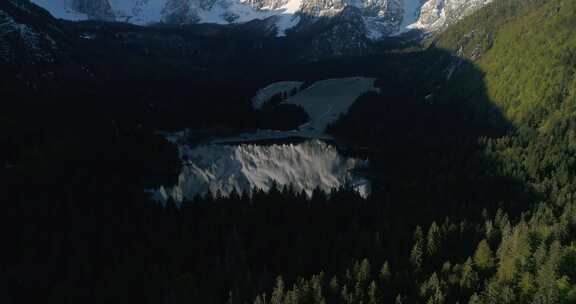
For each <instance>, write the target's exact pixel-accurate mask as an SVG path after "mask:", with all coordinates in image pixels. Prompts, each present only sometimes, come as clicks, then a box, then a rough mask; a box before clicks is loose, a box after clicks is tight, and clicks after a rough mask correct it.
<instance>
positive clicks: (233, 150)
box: [152, 140, 370, 203]
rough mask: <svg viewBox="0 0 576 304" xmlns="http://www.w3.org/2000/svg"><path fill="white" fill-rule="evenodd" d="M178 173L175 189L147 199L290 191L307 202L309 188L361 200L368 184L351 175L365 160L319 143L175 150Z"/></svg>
mask: <svg viewBox="0 0 576 304" xmlns="http://www.w3.org/2000/svg"><path fill="white" fill-rule="evenodd" d="M179 151H180V157H181V158H182V159H183V162H184V168H183V170H182V172H181V173H180V176H179V178H178V184H177V185H175V186H173V187H171V188H164V187H161V188H160V189H158V190H156V191H152V193H153V198H154V199H156V200H158V201H160V202H166V201H167V200H168V199H169V198H171V199H173V200H174V201H175V202H177V203H180V202H182V201H185V200H187V199H192V198H194V196H196V195H205V194H207V193H212V194H213V195H216V194H220V195H222V196H228V195H229V194H230V193H231V192H232V191H233V190H235V191H236V192H238V193H242V192H244V191H246V192H248V193H249V192H250V191H252V189H254V188H257V189H261V190H264V191H268V190H270V188H271V187H272V185H273V184H274V183H276V184H277V185H278V186H279V187H280V188H281V187H283V186H288V185H291V186H292V187H294V189H295V190H296V191H299V192H301V191H305V192H306V193H307V194H308V195H309V196H310V195H312V191H313V190H314V189H315V188H317V187H318V188H320V189H322V190H323V191H325V192H330V191H331V190H333V189H336V188H339V187H341V186H346V185H348V186H351V187H353V188H354V189H356V190H357V191H358V192H359V193H360V194H361V195H362V196H364V197H366V196H367V195H368V194H369V191H370V183H369V181H368V180H367V179H365V178H363V177H359V176H356V175H355V174H353V173H352V170H354V169H358V168H362V167H365V166H367V161H366V160H361V159H357V158H348V157H343V156H341V155H340V154H339V153H338V151H337V149H336V148H335V147H334V146H332V145H329V144H327V143H325V142H323V141H320V140H310V141H306V142H303V143H289V144H274V145H266V146H265V145H255V144H241V145H234V146H233V145H205V146H199V147H190V146H187V145H181V146H179Z"/></svg>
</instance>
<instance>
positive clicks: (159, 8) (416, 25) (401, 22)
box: [32, 0, 492, 40]
mask: <svg viewBox="0 0 576 304" xmlns="http://www.w3.org/2000/svg"><path fill="white" fill-rule="evenodd" d="M491 1H492V0H211V1H206V0H32V2H34V3H36V4H38V5H40V6H42V7H44V8H46V9H47V10H49V11H50V12H51V13H52V14H53V15H55V16H56V17H58V18H62V19H68V20H87V19H102V20H110V19H112V20H116V21H123V22H130V23H134V24H138V25H148V24H154V23H171V24H186V23H216V24H235V23H244V22H248V21H252V20H256V19H259V20H264V19H267V18H273V19H272V20H273V22H274V24H275V26H276V29H277V36H278V37H282V36H285V35H286V34H287V32H288V30H289V29H292V28H295V27H297V26H298V25H299V24H300V21H301V20H302V17H303V16H306V17H312V18H319V17H334V16H337V15H338V14H340V13H341V12H342V11H343V10H344V8H346V7H349V6H352V7H356V8H358V9H359V10H360V14H361V16H362V19H363V22H364V27H365V33H364V34H365V36H366V37H368V38H370V39H373V40H378V39H382V38H385V37H388V36H392V35H398V34H401V33H404V32H407V31H410V30H414V29H417V30H421V31H424V32H430V31H437V30H441V29H443V28H444V27H446V26H447V25H449V24H452V23H454V22H455V21H457V20H459V19H461V18H463V17H465V16H467V15H469V14H471V13H472V12H474V11H475V10H477V9H479V8H481V7H482V6H484V5H486V4H488V3H489V2H491ZM308 19H309V18H308ZM309 20H310V19H309Z"/></svg>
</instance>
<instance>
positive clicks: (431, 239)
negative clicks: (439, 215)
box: [426, 222, 441, 256]
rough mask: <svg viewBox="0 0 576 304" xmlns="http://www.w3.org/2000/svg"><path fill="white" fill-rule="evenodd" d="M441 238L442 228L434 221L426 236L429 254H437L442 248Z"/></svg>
mask: <svg viewBox="0 0 576 304" xmlns="http://www.w3.org/2000/svg"><path fill="white" fill-rule="evenodd" d="M440 238H441V235H440V228H439V227H438V225H436V222H432V225H430V228H429V229H428V234H427V237H426V250H427V253H428V255H429V256H434V255H436V254H437V253H438V250H440V242H441V240H440Z"/></svg>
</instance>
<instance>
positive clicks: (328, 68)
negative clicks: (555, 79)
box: [0, 31, 536, 303]
mask: <svg viewBox="0 0 576 304" xmlns="http://www.w3.org/2000/svg"><path fill="white" fill-rule="evenodd" d="M163 33H165V32H163ZM116 34H117V32H114V31H112V32H110V33H108V34H106V35H105V39H102V40H95V41H91V40H88V41H82V42H79V44H78V45H77V47H78V48H77V52H78V54H75V56H76V57H75V58H76V59H77V60H79V61H81V62H85V63H86V65H87V66H88V67H89V68H90V69H91V70H92V71H93V72H94V74H95V78H94V79H92V80H91V81H89V82H84V81H74V80H73V79H70V81H68V82H65V83H64V84H60V85H59V86H46V87H43V86H40V88H39V89H38V90H36V91H31V90H17V91H14V90H11V91H10V92H7V93H5V94H4V93H3V95H4V96H0V97H1V98H2V100H3V101H4V102H5V103H8V105H7V106H6V107H5V108H4V109H3V112H2V113H0V126H1V128H2V133H1V137H0V144H1V145H2V149H0V153H3V154H2V158H3V159H2V161H3V162H2V163H0V166H2V167H0V172H1V173H0V174H1V176H0V177H1V178H2V183H1V184H2V185H3V186H4V187H5V189H7V191H5V193H3V200H4V202H5V203H4V204H2V208H3V210H1V211H0V214H2V215H9V218H8V219H6V220H4V221H1V224H0V225H2V226H1V228H2V231H10V232H12V233H11V234H10V235H9V236H8V237H7V240H5V242H6V243H7V244H15V245H14V246H6V247H7V250H5V251H3V252H2V253H1V254H2V260H3V261H5V262H6V264H7V265H6V266H5V267H4V268H2V271H3V275H4V276H3V277H2V278H0V283H2V284H1V285H2V286H7V287H6V288H7V289H8V291H9V292H8V294H9V296H10V295H11V294H14V295H15V297H16V298H17V299H18V300H21V299H22V301H18V302H38V301H39V300H42V301H46V299H53V300H62V299H64V301H63V302H73V303H79V302H82V303H103V302H110V301H111V299H113V301H114V302H115V301H118V302H140V303H161V302H163V301H164V302H173V303H191V302H193V301H195V302H202V303H224V302H225V301H226V300H227V298H228V295H229V292H231V291H232V292H234V294H235V296H236V298H237V300H236V301H237V302H238V303H241V301H243V302H244V301H245V302H252V299H253V297H254V295H255V294H256V293H260V292H262V291H263V290H269V289H270V288H271V286H272V285H273V284H274V277H275V275H277V274H280V273H281V274H283V275H285V277H286V279H287V280H294V279H295V277H296V276H299V275H308V274H311V273H317V272H319V271H320V270H323V269H325V270H331V271H334V272H337V271H340V270H341V269H342V267H345V266H348V264H349V262H350V261H351V260H354V259H357V258H360V257H374V259H372V260H374V261H378V262H383V260H382V255H386V257H387V259H388V260H389V261H390V262H391V263H396V262H398V263H402V261H404V259H405V257H406V256H407V255H408V254H409V249H410V246H411V240H412V232H413V231H414V227H415V226H416V225H422V226H427V225H428V224H429V223H431V222H432V221H437V222H441V221H443V220H444V219H445V218H447V217H450V218H452V219H454V221H455V223H459V221H460V220H461V219H468V220H473V219H479V218H480V217H481V216H482V210H484V209H487V210H488V211H489V212H491V213H493V212H495V210H496V209H497V208H502V209H504V210H509V211H512V213H511V214H517V212H518V211H520V210H522V208H523V206H526V205H527V204H528V203H530V202H532V201H534V200H536V197H535V196H534V194H533V193H532V192H531V191H530V189H529V187H527V186H526V185H525V184H524V183H523V182H521V181H518V180H514V179H512V178H509V177H507V176H501V175H500V174H499V173H498V168H499V166H500V165H501V164H499V163H498V162H497V161H495V160H494V159H491V158H489V157H487V156H486V155H485V154H484V153H483V152H482V144H481V142H479V139H480V138H481V137H488V138H494V137H498V136H501V135H504V134H506V133H509V132H514V127H513V126H512V125H511V124H510V123H509V122H507V121H506V119H505V118H504V117H503V116H502V114H501V113H499V111H498V109H497V108H496V107H495V106H494V104H493V102H492V101H491V100H489V99H488V98H487V94H486V88H485V85H484V83H483V75H482V73H481V71H480V70H478V68H477V67H476V66H475V65H474V63H472V62H467V61H465V60H462V59H458V58H455V57H453V56H452V54H450V53H448V52H446V51H443V50H438V49H430V50H427V51H424V52H407V53H392V54H384V55H373V56H368V57H352V58H341V59H331V60H326V61H322V62H316V63H309V62H302V61H298V62H288V63H280V62H278V63H277V64H274V65H270V64H254V63H255V62H257V61H258V60H259V59H262V57H259V56H265V55H263V54H266V53H269V54H272V53H273V52H274V51H275V50H276V49H269V52H264V51H259V52H255V53H250V51H249V50H250V48H246V49H244V48H242V50H243V51H242V52H239V53H235V52H236V50H237V49H236V47H240V46H239V44H237V45H234V44H233V43H231V42H230V41H228V42H227V41H225V38H218V39H216V40H212V39H208V38H203V39H204V40H202V41H201V42H198V43H197V44H194V45H195V48H194V49H192V51H191V53H188V49H182V48H180V47H179V46H181V45H179V44H176V46H177V47H170V43H172V42H174V41H184V42H185V43H189V41H188V40H187V39H191V38H189V37H188V38H185V37H184V38H183V37H177V38H175V39H174V40H163V39H160V38H158V37H160V36H161V35H160V34H158V35H156V34H154V35H153V37H152V38H153V39H152V40H151V42H150V41H148V43H144V42H142V41H139V39H142V38H143V37H144V38H146V37H150V36H146V35H144V36H140V35H136V34H134V36H133V37H130V39H119V40H117V39H116V38H114V37H117V36H115V35H116ZM131 35H132V34H131ZM120 37H122V35H120ZM156 39H158V40H156ZM192 41H196V42H197V40H192ZM240 42H242V40H238V41H236V43H240ZM222 45H226V46H228V48H225V49H224V50H222V49H220V46H222ZM110 50H115V51H116V52H111V51H110ZM212 50H219V52H221V53H212ZM227 52H230V53H231V54H233V55H234V56H238V55H239V54H242V55H245V56H247V57H246V58H247V59H246V62H240V61H235V60H232V59H230V57H225V56H224V57H220V58H218V60H222V61H218V62H217V63H214V62H213V61H203V59H202V58H203V56H213V55H215V54H216V55H218V54H227ZM276 55H277V54H274V55H269V56H271V57H272V56H276ZM271 57H269V58H268V59H270V58H271ZM196 59H197V61H195V60H196ZM265 62H268V63H269V62H270V61H265ZM359 75H360V76H371V77H378V78H379V79H380V80H379V85H378V86H379V87H380V89H381V94H378V95H375V94H369V95H366V96H364V97H362V98H361V100H359V101H358V103H357V104H355V105H354V106H353V107H352V109H351V110H350V112H349V115H348V116H346V117H344V118H343V119H342V120H341V121H340V122H339V123H337V124H335V125H334V126H333V128H332V130H331V131H332V133H333V134H336V135H338V138H339V141H340V144H341V145H344V146H345V147H348V148H349V153H354V154H358V153H362V154H364V155H366V156H368V157H369V158H370V160H371V162H372V169H371V170H369V171H368V172H365V173H366V174H367V175H369V176H370V177H371V178H372V179H373V181H374V186H375V187H374V189H375V194H374V196H373V197H372V198H371V199H369V200H367V201H365V200H362V199H360V198H358V196H357V195H355V194H354V193H351V192H350V191H349V189H342V190H341V191H339V192H338V193H337V194H336V195H335V196H334V197H333V198H331V199H328V198H327V197H325V196H324V195H323V194H321V193H315V196H314V198H313V200H312V201H310V202H309V201H306V200H304V199H303V196H301V195H300V194H295V193H292V192H290V191H284V192H281V191H274V192H272V193H270V194H264V193H258V195H257V196H256V199H255V200H254V201H253V202H249V200H248V199H247V198H246V197H245V196H233V197H232V198H230V199H216V200H210V199H208V200H200V201H198V202H196V204H189V205H187V207H186V208H184V209H183V211H182V212H179V211H177V210H176V209H174V208H170V207H172V206H171V205H169V208H166V209H162V208H160V207H159V206H158V205H155V204H153V203H150V202H149V201H148V200H147V197H146V195H145V194H144V193H143V192H142V190H143V188H145V187H149V186H152V185H157V184H172V183H174V180H175V178H176V173H177V171H178V165H179V164H178V160H177V157H176V151H175V150H174V147H172V146H170V145H169V144H167V143H166V141H165V140H163V139H162V138H161V137H160V136H158V135H157V134H156V133H155V132H156V131H157V130H159V129H161V130H177V129H181V128H186V127H188V128H191V129H201V128H215V129H219V130H222V132H231V133H232V132H239V131H240V130H243V129H246V128H253V127H254V118H255V113H254V111H253V110H252V108H251V106H250V98H251V97H252V96H253V94H254V92H255V91H256V90H257V89H259V88H261V87H263V86H265V85H267V84H269V83H271V82H273V81H277V80H303V81H308V82H310V81H314V80H319V79H326V78H331V77H345V76H359ZM448 75H450V77H448ZM471 97H474V98H473V99H472V98H471ZM469 100H474V103H470V102H469ZM191 240H193V241H191ZM478 241H479V240H476V239H473V238H466V234H464V236H463V237H462V239H458V240H452V241H451V243H450V244H451V245H453V246H454V248H450V249H452V250H451V251H449V254H448V255H447V256H446V257H444V258H445V260H451V258H452V256H454V257H456V256H458V255H459V254H461V255H464V254H469V252H471V251H472V250H473V249H474V248H473V247H474V246H476V244H477V243H478ZM445 260H443V261H437V262H438V263H440V262H442V263H443V262H444V261H445ZM433 266H435V265H430V266H429V267H431V268H432V267H433ZM408 279H411V278H408ZM402 288H404V286H401V287H400V289H402ZM167 299H168V300H167Z"/></svg>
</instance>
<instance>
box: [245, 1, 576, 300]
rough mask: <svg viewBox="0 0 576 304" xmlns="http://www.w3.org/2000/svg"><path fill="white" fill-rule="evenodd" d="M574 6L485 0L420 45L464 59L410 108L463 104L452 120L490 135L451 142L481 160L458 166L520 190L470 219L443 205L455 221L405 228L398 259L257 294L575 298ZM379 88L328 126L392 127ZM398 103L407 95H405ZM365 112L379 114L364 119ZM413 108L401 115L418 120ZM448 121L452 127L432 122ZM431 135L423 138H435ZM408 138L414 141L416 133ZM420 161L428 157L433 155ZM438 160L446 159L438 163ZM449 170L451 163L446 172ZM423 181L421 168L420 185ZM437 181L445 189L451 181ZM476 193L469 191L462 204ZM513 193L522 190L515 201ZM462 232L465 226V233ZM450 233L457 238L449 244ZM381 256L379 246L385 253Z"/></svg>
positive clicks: (362, 262)
mask: <svg viewBox="0 0 576 304" xmlns="http://www.w3.org/2000/svg"><path fill="white" fill-rule="evenodd" d="M575 16H576V2H574V1H562V0H549V1H524V0H522V1H517V0H501V1H494V2H493V3H492V4H491V5H489V6H488V7H486V8H485V9H483V10H481V11H480V12H478V13H477V14H475V15H473V16H471V17H470V18H467V19H465V20H463V21H462V22H460V23H459V24H457V25H456V26H453V27H451V28H450V29H448V30H447V31H446V32H444V33H443V34H441V35H439V36H438V37H435V38H434V41H432V44H431V48H430V50H432V49H435V48H440V49H444V50H446V51H448V52H451V53H453V54H455V55H457V56H459V57H461V58H463V60H462V61H460V62H454V63H453V64H452V66H451V68H450V69H448V73H447V74H446V76H447V77H448V81H447V83H446V84H445V85H443V86H442V87H441V88H436V89H432V90H431V93H430V94H429V95H427V96H426V97H425V98H423V100H425V101H426V102H425V103H429V104H430V105H423V104H422V103H418V102H416V105H414V107H416V108H418V109H419V110H418V111H416V110H414V111H411V112H410V113H411V114H414V113H420V111H426V112H427V113H430V112H431V111H434V110H435V109H437V108H438V107H442V108H443V107H446V106H448V107H452V108H453V109H454V108H456V109H458V108H459V109H460V111H462V112H460V113H466V114H468V115H469V116H468V118H469V120H467V121H466V122H465V123H464V125H463V126H472V125H474V126H484V127H481V128H480V130H481V131H480V133H482V132H484V133H485V134H486V135H488V134H492V136H480V137H479V138H477V141H476V142H477V143H478V146H477V147H476V148H474V149H473V150H462V149H459V150H458V151H459V152H460V153H478V154H480V155H482V157H481V158H482V159H483V163H482V165H480V166H481V167H482V168H483V169H480V170H479V169H478V168H476V169H475V168H474V167H470V166H465V169H464V170H466V171H467V173H468V174H470V175H471V176H475V175H478V174H482V173H481V172H484V173H487V174H488V176H484V178H486V179H487V180H492V179H493V178H495V177H496V176H501V177H505V179H507V180H513V181H515V182H513V184H514V183H516V182H517V183H519V185H518V184H517V185H518V186H519V187H520V189H521V190H520V189H517V190H518V191H517V192H516V191H515V190H514V188H513V187H509V188H508V189H506V190H504V191H503V192H504V193H507V194H509V195H511V196H510V197H508V198H504V200H503V201H500V202H499V203H498V204H496V205H498V206H499V207H500V208H499V209H497V210H496V211H495V212H494V209H492V211H490V210H491V209H490V204H486V202H484V204H485V205H484V207H485V208H487V209H485V211H484V212H482V213H481V214H482V216H481V217H480V218H479V217H476V216H474V215H473V214H467V215H465V216H463V217H454V216H452V218H451V220H452V221H453V220H454V219H458V221H459V222H458V221H457V222H455V223H454V222H451V220H448V218H446V220H445V222H444V224H440V222H441V221H442V220H441V218H437V219H436V221H435V222H433V223H431V224H430V225H425V226H424V227H420V226H418V227H416V229H415V230H414V232H413V235H412V245H411V246H412V247H411V249H410V253H409V254H407V255H406V260H404V261H405V262H404V263H388V262H386V261H384V262H383V261H382V260H376V261H375V260H371V259H370V258H368V259H358V260H357V261H356V262H354V263H351V264H350V265H349V268H348V269H347V270H346V271H342V272H341V273H340V274H338V275H335V276H331V275H327V274H326V273H325V272H319V273H317V274H316V275H315V276H312V277H308V278H307V279H300V280H297V281H296V282H294V284H293V285H292V284H287V283H286V282H285V281H284V280H282V278H279V279H278V280H277V283H276V287H275V288H274V290H273V291H272V292H270V293H268V294H266V295H262V296H260V297H258V298H257V299H256V302H257V303H278V299H281V300H280V301H279V302H281V303H324V302H325V303H380V302H382V301H383V302H384V303H391V302H393V301H395V302H396V303H574V301H576V288H575V285H574V284H575V280H576V277H575V273H574V269H575V265H574V261H575V258H576V247H575V245H574V241H575V240H576V233H575V230H574V228H575V226H574V225H575V224H576V221H575V220H576V218H575V216H576V213H575V210H576V205H575V203H574V193H575V192H574V191H575V190H576V189H575V188H574V182H575V179H574V177H575V176H574V172H575V170H574V169H575V165H576V153H575V152H576V151H575V150H574V148H575V146H574V144H575V131H574V128H575V127H576V125H575V122H576V121H575V116H574V114H575V113H574V105H575V101H576V99H575V98H574V89H575V88H576V83H575V80H576V78H575V72H576V69H575V63H576V62H575V60H576V57H575V48H576V32H574V28H575V27H576V23H575V22H576V18H575ZM430 50H429V51H430ZM427 87H429V88H431V86H427ZM390 98H394V96H392V97H390V96H366V97H364V99H365V100H364V103H363V106H358V107H357V108H356V109H355V110H356V113H353V114H356V117H357V118H358V119H356V120H354V118H353V117H354V115H352V117H349V118H346V119H344V120H342V121H341V122H340V124H339V125H336V126H334V131H335V132H336V133H338V132H340V133H342V132H344V133H348V134H352V133H353V132H354V131H352V132H351V131H350V130H349V128H350V127H352V128H356V131H358V130H363V131H366V130H367V129H369V128H370V126H374V125H380V126H386V129H387V130H394V132H396V131H398V129H394V126H397V124H395V123H398V121H395V123H390V124H389V125H387V123H386V121H387V120H388V119H387V118H388V117H384V118H383V117H382V116H381V115H384V113H383V112H382V113H378V114H374V110H373V109H374V107H375V106H376V105H377V104H379V103H382V102H385V101H386V100H389V99H390ZM398 107H401V106H398ZM404 107H409V106H408V105H406V104H405V103H404ZM386 109H387V111H389V110H391V109H392V110H393V109H394V107H393V106H387V108H386ZM367 113H371V114H372V115H374V116H378V117H377V118H376V117H375V118H374V119H373V120H370V123H365V124H363V123H362V121H363V120H364V119H365V117H366V115H367ZM442 113H446V111H445V109H444V110H443V111H442ZM421 115H422V114H420V115H413V116H410V117H412V118H414V119H415V120H416V121H418V122H421V121H422V117H421ZM368 117H369V116H368ZM450 119H455V120H458V119H460V118H458V117H453V118H450ZM378 121H380V123H379V124H378V123H377V122H378ZM382 121H384V122H382ZM418 122H411V123H410V124H418ZM441 124H450V123H446V122H443V121H442V120H441V119H440V120H438V121H436V122H435V123H434V127H430V128H429V130H428V131H427V132H433V131H434V130H435V129H436V128H437V127H436V126H438V125H441ZM452 124H454V122H452ZM359 125H360V127H359ZM362 125H363V126H364V127H365V129H362ZM460 127H461V128H462V125H461V126H460ZM404 128H406V126H404ZM475 129H476V128H475ZM494 129H496V130H500V131H498V132H502V133H501V134H500V135H496V136H494V135H495V134H497V133H498V132H496V133H491V132H490V131H491V130H494ZM482 130H483V131H482ZM444 131H446V130H444ZM384 132H385V131H382V132H381V134H382V133H384ZM449 132H455V131H447V132H442V133H443V134H446V133H449ZM359 134H366V133H365V132H364V133H359ZM411 134H414V133H411ZM433 134H434V136H433V139H432V140H431V141H438V140H441V138H442V137H443V136H442V135H441V136H438V134H435V133H433ZM389 137H390V136H389V135H382V136H381V138H389ZM355 139H356V140H357V139H358V138H357V137H356V138H355ZM452 139H454V138H452ZM394 142H395V143H398V141H394ZM459 142H462V141H461V138H460V140H458V141H455V140H449V141H447V142H444V144H449V145H453V148H456V147H459V146H460V144H459ZM414 147H416V148H420V149H421V148H423V146H422V142H420V144H417V145H414ZM382 148H383V147H382ZM436 148H438V150H440V149H441V148H440V146H437V147H436ZM438 150H436V151H438ZM448 150H452V149H448ZM473 151H476V152H473ZM460 157H462V156H460ZM403 158H406V155H403ZM447 158H449V160H447V162H448V163H453V162H454V161H458V157H453V156H447ZM470 158H474V157H473V156H470ZM432 160H436V161H437V160H438V158H432V159H431V161H432ZM420 165H423V166H424V164H420ZM428 165H429V166H432V167H434V164H433V163H432V162H430V163H429V164H428ZM446 166H450V165H443V166H442V168H446ZM458 166H462V163H459V165H458ZM488 166H492V167H491V169H487V168H488ZM388 168H389V167H388ZM435 168H436V167H435ZM486 169H487V170H486ZM459 170H462V168H461V167H460V169H456V172H458V171H459ZM484 170H486V171H484ZM425 171H426V169H424V170H423V171H422V170H421V171H418V172H419V173H420V174H421V173H422V172H425ZM434 172H436V173H440V172H442V169H438V168H436V169H435V170H434ZM479 176H481V175H478V176H476V178H478V177H479ZM436 178H440V177H436ZM444 178H445V177H444ZM434 180H435V178H427V179H426V182H425V184H427V185H429V184H431V183H434V182H433V181H434ZM496 183H497V184H499V183H502V182H501V181H499V182H496ZM473 184H474V185H475V186H476V187H477V188H483V189H484V190H485V191H487V192H488V193H486V197H485V198H486V199H488V200H493V199H498V198H497V197H496V195H495V193H496V192H497V189H498V187H497V186H495V185H490V186H487V185H486V184H481V183H479V182H474V183H473ZM422 185H423V184H420V187H419V188H418V189H421V186H422ZM457 189H461V186H460V187H457ZM443 191H446V192H448V193H453V192H454V189H450V188H449V189H443ZM444 195H448V196H450V195H449V194H447V193H444ZM476 196H477V194H476V193H474V192H473V191H470V192H469V193H468V195H464V196H463V197H462V198H461V199H462V201H461V203H463V204H465V203H464V202H466V201H471V200H474V198H475V197H476ZM520 197H524V198H526V200H518V199H519V198H520ZM430 200H432V198H431V196H428V197H427V199H424V201H421V203H423V204H425V202H426V201H430ZM520 201H521V202H520ZM403 204H405V203H403ZM437 207H438V208H442V209H444V210H443V211H444V212H446V211H448V213H450V211H449V210H452V208H454V207H449V204H441V205H437ZM460 208H466V207H464V206H460ZM472 209H473V208H472ZM412 210H416V209H412ZM467 229H470V230H467ZM464 231H469V233H470V234H469V235H467V236H465V235H466V234H465V232H464ZM454 238H457V239H458V238H459V240H460V241H459V242H458V243H457V244H455V243H452V241H453V240H454ZM466 244H468V245H466ZM472 244H474V248H471V245H472ZM465 248H468V249H465ZM383 255H384V256H390V252H388V253H383ZM402 282H404V283H402ZM291 283H293V282H291ZM302 299H305V300H302ZM309 301H311V302H309Z"/></svg>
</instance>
